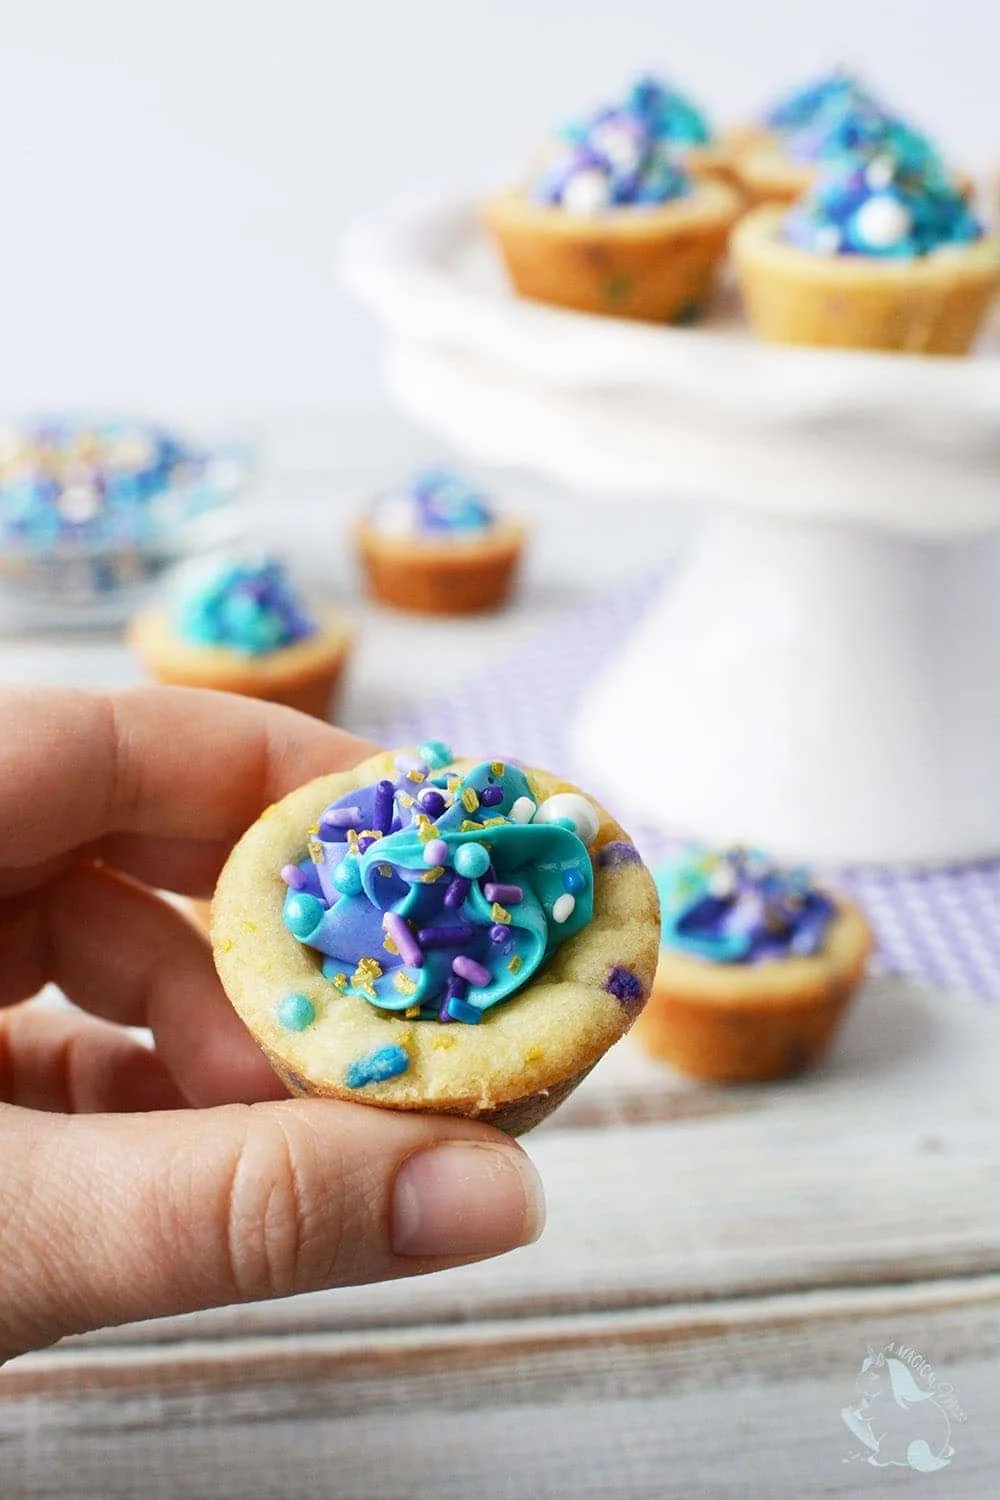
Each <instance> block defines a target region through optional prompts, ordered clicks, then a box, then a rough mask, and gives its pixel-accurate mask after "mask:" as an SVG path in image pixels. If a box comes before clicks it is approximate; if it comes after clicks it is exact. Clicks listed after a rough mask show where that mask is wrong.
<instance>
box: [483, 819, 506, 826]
mask: <svg viewBox="0 0 1000 1500" xmlns="http://www.w3.org/2000/svg"><path fill="white" fill-rule="evenodd" d="M506 821H507V819H506V818H484V819H483V827H484V828H499V826H500V824H501V823H506Z"/></svg>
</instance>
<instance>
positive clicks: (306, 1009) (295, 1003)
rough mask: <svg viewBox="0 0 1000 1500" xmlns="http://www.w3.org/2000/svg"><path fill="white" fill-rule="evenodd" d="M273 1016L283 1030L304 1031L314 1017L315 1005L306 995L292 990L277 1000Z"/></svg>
mask: <svg viewBox="0 0 1000 1500" xmlns="http://www.w3.org/2000/svg"><path fill="white" fill-rule="evenodd" d="M274 1016H275V1020H276V1021H277V1023H278V1025H279V1026H281V1027H283V1029H284V1030H285V1031H305V1029H306V1027H307V1026H311V1025H312V1023H313V1022H314V1021H315V1019H316V1007H315V1006H314V1005H313V1003H312V1001H311V1000H310V999H309V997H308V996H307V995H300V994H299V993H298V992H297V991H296V990H292V991H290V992H289V993H288V994H287V995H283V996H282V997H281V999H280V1000H279V1001H278V1006H277V1009H276V1010H275V1013H274Z"/></svg>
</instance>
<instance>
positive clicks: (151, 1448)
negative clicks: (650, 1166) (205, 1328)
mask: <svg viewBox="0 0 1000 1500" xmlns="http://www.w3.org/2000/svg"><path fill="white" fill-rule="evenodd" d="M889 1339H892V1340H895V1341H896V1342H897V1344H899V1343H905V1345H906V1346H907V1347H912V1348H914V1349H917V1350H919V1351H920V1353H921V1356H922V1357H924V1358H926V1359H927V1360H928V1361H930V1362H931V1364H932V1366H933V1369H934V1377H935V1380H936V1381H937V1382H939V1383H940V1384H941V1388H942V1390H943V1389H944V1388H945V1387H944V1383H945V1382H947V1383H948V1384H949V1385H950V1386H951V1387H953V1398H952V1399H953V1401H954V1402H955V1403H957V1404H958V1405H959V1407H960V1409H961V1412H962V1414H963V1415H962V1416H957V1415H953V1416H952V1417H951V1418H950V1426H951V1445H952V1446H953V1447H954V1450H955V1453H954V1457H953V1459H952V1463H951V1466H950V1467H949V1469H948V1471H947V1473H941V1474H937V1475H934V1476H933V1481H934V1483H936V1485H937V1489H936V1491H935V1493H937V1494H940V1495H942V1496H947V1497H948V1500H980V1497H986V1496H990V1497H993V1496H995V1495H996V1493H997V1484H998V1472H1000V1426H998V1423H997V1419H996V1412H997V1411H998V1410H1000V1277H990V1278H982V1279H973V1280H969V1281H966V1282H941V1283H936V1284H934V1285H931V1286H926V1285H913V1286H910V1287H906V1288H899V1289H888V1290H887V1289H878V1290H870V1289H869V1290H854V1291H849V1292H838V1293H830V1292H825V1293H811V1294H806V1295H801V1296H785V1297H777V1298H770V1299H760V1300H752V1301H745V1302H741V1303H733V1302H726V1303H720V1304H718V1305H716V1306H714V1307H701V1308H698V1309H693V1310H692V1309H690V1308H678V1309H666V1310H659V1311H652V1312H650V1311H644V1312H640V1313H611V1314H608V1313H605V1314H592V1315H589V1316H582V1315H578V1316H574V1317H568V1318H563V1319H549V1320H542V1319H539V1320H529V1321H523V1322H521V1323H510V1322H507V1323H502V1324H481V1325H478V1326H477V1327H476V1328H474V1329H470V1328H458V1327H456V1328H451V1329H440V1328H439V1329H412V1330H409V1331H403V1332H401V1331H386V1332H383V1333H371V1332H369V1333H367V1334H365V1335H363V1336H359V1335H355V1334H349V1335H343V1334H341V1335H337V1334H313V1335H308V1336H302V1337H299V1338H294V1339H292V1338H287V1337H282V1338H277V1339H257V1340H253V1341H251V1342H248V1343H247V1344H246V1345H238V1344H233V1343H231V1342H228V1341H224V1342H222V1343H214V1344H213V1343H203V1344H197V1343H193V1344H192V1345H191V1346H190V1347H189V1348H188V1349H187V1350H186V1351H185V1352H184V1355H183V1357H182V1358H180V1359H178V1358H177V1357H176V1354H175V1352H173V1351H169V1350H165V1349H160V1350H156V1349H143V1350H129V1349H119V1350H115V1351H112V1350H105V1351H100V1352H98V1351H92V1355H91V1357H90V1359H89V1361H88V1370H87V1375H86V1381H85V1382H81V1380H80V1376H81V1374H82V1372H81V1370H80V1362H79V1360H77V1359H74V1358H72V1357H71V1356H70V1355H69V1354H68V1353H67V1352H66V1351H55V1352H53V1353H51V1354H48V1355H41V1356H35V1357H33V1359H32V1360H30V1361H23V1362H21V1364H20V1365H19V1367H18V1368H17V1370H16V1371H15V1377H14V1383H13V1386H12V1387H11V1388H10V1389H9V1396H11V1397H12V1398H14V1399H12V1400H9V1401H8V1403H6V1404H0V1465H2V1472H3V1473H4V1475H5V1477H6V1484H5V1488H4V1489H3V1494H4V1497H5V1500H41V1497H46V1500H48V1497H51V1496H53V1495H55V1494H59V1495H62V1496H65V1497H71V1500H118V1497H122V1500H126V1497H129V1500H131V1497H134V1496H137V1495H142V1496H143V1497H144V1500H168V1497H169V1500H187V1497H190V1500H207V1497H209V1496H211V1497H212V1500H230V1497H232V1500H249V1497H258V1496H259V1497H272V1496H273V1497H275V1500H290V1497H294V1500H339V1497H344V1500H348V1497H349V1500H369V1497H370V1500H396V1497H398V1500H404V1497H405V1500H409V1497H413V1496H418V1495H433V1496H435V1497H436V1500H469V1497H472V1496H487V1497H491V1500H493V1497H496V1500H506V1497H510V1500H515V1497H518V1500H519V1497H521V1496H523V1495H531V1496H532V1497H534V1500H543V1497H547V1496H564V1495H573V1496H579V1497H590V1496H594V1497H597V1496H604V1497H612V1500H613V1497H625V1496H628V1497H636V1500H639V1497H649V1500H672V1497H677V1500H692V1497H695V1496H712V1497H717V1500H729V1497H732V1500H736V1497H739V1500H758V1497H781V1500H785V1497H788V1500H792V1497H794V1500H798V1497H799V1496H806V1495H813V1494H815V1495H825V1496H829V1497H835V1496H867V1495H876V1494H883V1493H884V1492H885V1488H886V1486H887V1485H889V1486H890V1487H891V1486H892V1485H893V1484H895V1483H900V1484H902V1483H907V1484H911V1485H913V1487H914V1488H913V1489H912V1491H911V1493H923V1492H924V1491H923V1490H922V1489H921V1488H920V1486H921V1485H923V1484H925V1483H926V1484H929V1483H930V1478H929V1477H928V1476H925V1475H918V1474H914V1473H913V1472H911V1471H910V1470H909V1469H897V1468H873V1467H872V1466H871V1465H870V1464H868V1463H867V1462H866V1461H865V1458H864V1457H863V1456H860V1457H851V1455H852V1454H857V1453H858V1452H859V1451H860V1449H861V1445H860V1444H859V1443H858V1441H857V1439H856V1438H854V1437H853V1436H852V1434H851V1433H850V1432H849V1431H848V1429H847V1428H846V1426H845V1425H844V1423H843V1421H842V1418H841V1412H842V1410H843V1409H844V1408H845V1407H850V1406H851V1404H852V1403H853V1402H854V1401H855V1400H856V1395H855V1390H854V1382H855V1379H856V1377H857V1375H858V1372H859V1369H860V1365H861V1362H862V1359H863V1358H864V1356H865V1353H866V1349H867V1347H868V1345H869V1344H872V1345H875V1346H879V1345H881V1344H882V1343H883V1342H885V1341H886V1340H889ZM67 1391H71V1392H72V1394H73V1398H74V1399H72V1400H61V1399H58V1395H59V1394H60V1393H62V1394H66V1393H67ZM54 1396H55V1397H56V1399H53V1398H54ZM921 1417H922V1420H925V1421H928V1426H927V1427H926V1428H925V1429H924V1430H926V1431H927V1432H928V1433H930V1431H931V1426H930V1423H929V1416H928V1414H927V1413H921ZM69 1455H72V1462H71V1463H69V1462H68V1461H67V1460H68V1456H69ZM57 1483H58V1485H59V1487H58V1488H56V1485H57Z"/></svg>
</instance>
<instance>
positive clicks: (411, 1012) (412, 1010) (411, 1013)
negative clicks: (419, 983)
mask: <svg viewBox="0 0 1000 1500" xmlns="http://www.w3.org/2000/svg"><path fill="white" fill-rule="evenodd" d="M419 1014H420V1006H419V1005H408V1006H407V1007H406V1009H405V1010H404V1011H403V1015H404V1016H405V1017H406V1019H407V1020H408V1021H414V1020H416V1018H417V1016H419Z"/></svg>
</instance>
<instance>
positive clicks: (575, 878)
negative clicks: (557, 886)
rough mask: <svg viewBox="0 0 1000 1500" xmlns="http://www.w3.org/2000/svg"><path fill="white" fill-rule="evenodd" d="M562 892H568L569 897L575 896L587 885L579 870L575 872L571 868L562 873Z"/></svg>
mask: <svg viewBox="0 0 1000 1500" xmlns="http://www.w3.org/2000/svg"><path fill="white" fill-rule="evenodd" d="M562 883H563V890H564V891H569V893H570V895H571V896H575V895H577V894H578V893H579V892H580V891H582V890H583V888H584V886H585V885H586V884H587V882H586V880H585V879H584V876H583V872H582V871H581V870H575V869H573V868H572V866H571V867H570V868H569V869H566V870H563V872H562Z"/></svg>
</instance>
